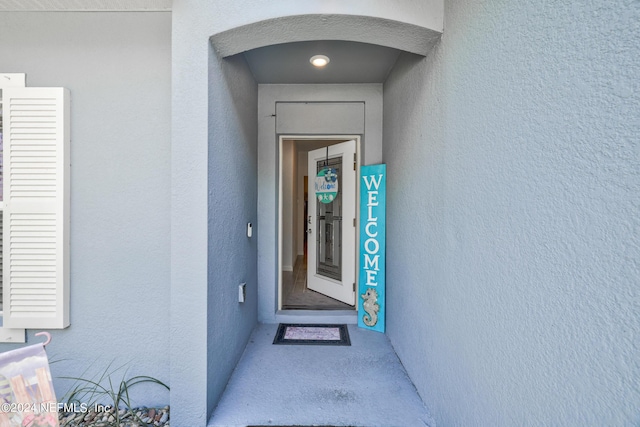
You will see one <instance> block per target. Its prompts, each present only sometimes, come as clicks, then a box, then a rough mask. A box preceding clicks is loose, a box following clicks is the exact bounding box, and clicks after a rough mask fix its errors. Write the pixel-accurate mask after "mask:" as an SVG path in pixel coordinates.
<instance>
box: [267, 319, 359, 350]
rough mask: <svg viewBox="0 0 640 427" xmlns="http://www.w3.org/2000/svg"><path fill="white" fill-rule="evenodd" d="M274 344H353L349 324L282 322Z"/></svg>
mask: <svg viewBox="0 0 640 427" xmlns="http://www.w3.org/2000/svg"><path fill="white" fill-rule="evenodd" d="M273 343H274V344H302V345H351V340H350V339H349V330H348V329H347V325H297V324H289V323H280V326H278V332H276V337H275V338H274V340H273Z"/></svg>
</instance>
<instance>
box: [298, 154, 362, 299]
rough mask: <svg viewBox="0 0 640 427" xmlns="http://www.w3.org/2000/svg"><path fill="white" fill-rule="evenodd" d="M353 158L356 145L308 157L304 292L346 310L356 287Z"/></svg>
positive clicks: (354, 171)
mask: <svg viewBox="0 0 640 427" xmlns="http://www.w3.org/2000/svg"><path fill="white" fill-rule="evenodd" d="M355 154H356V141H346V142H342V143H340V144H336V145H332V146H330V147H325V148H320V149H318V150H314V151H310V152H309V180H308V182H309V188H308V192H309V207H308V215H309V216H308V218H307V233H308V239H307V242H308V248H307V251H308V261H307V287H308V288H309V289H312V290H314V291H317V292H320V293H322V294H324V295H327V296H329V297H331V298H334V299H337V300H339V301H342V302H344V303H347V304H349V305H354V304H355V282H356V227H355V218H356V170H355V169H356V168H355ZM336 186H337V188H336Z"/></svg>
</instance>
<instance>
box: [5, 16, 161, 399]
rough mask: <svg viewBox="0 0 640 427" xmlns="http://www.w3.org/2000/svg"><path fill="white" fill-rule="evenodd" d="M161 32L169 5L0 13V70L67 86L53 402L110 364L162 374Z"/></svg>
mask: <svg viewBox="0 0 640 427" xmlns="http://www.w3.org/2000/svg"><path fill="white" fill-rule="evenodd" d="M170 36H171V14H170V13H90V12H87V13H65V12H55V13H47V12H24V13H13V12H3V13H0V70H1V71H3V72H20V73H26V74H27V85H28V86H45V87H46V86H63V87H66V88H68V89H69V90H70V92H71V164H72V167H71V228H70V230H71V310H70V316H71V326H70V327H69V328H67V329H64V330H56V331H51V333H52V335H53V340H52V342H51V344H50V345H49V346H48V347H47V353H48V355H49V358H50V360H52V361H56V362H55V363H52V364H51V372H52V376H53V381H54V388H55V390H56V394H57V396H58V399H59V400H61V398H62V396H63V394H64V393H65V391H66V389H67V387H68V386H69V385H70V383H71V382H70V381H64V380H62V379H61V378H60V377H62V376H70V377H85V378H92V377H93V378H97V376H98V375H100V374H102V373H103V372H104V371H105V370H106V369H107V367H108V365H109V364H110V363H112V368H113V367H117V366H120V365H124V366H125V367H126V368H127V369H128V372H127V375H151V376H154V377H157V378H159V379H160V380H162V381H164V382H166V383H168V382H169V354H168V352H167V351H166V347H167V343H168V341H169V290H170V269H169V254H170V244H171V242H170V236H169V233H170V228H171V227H170V192H171V174H170V134H169V132H170V129H171V125H170V122H171V113H170V107H171V104H170V103H171V94H170V90H171V51H170V48H171V44H170ZM34 332H37V331H28V334H27V340H28V342H29V343H34V342H41V339H40V338H34V337H33V333H34ZM15 347H16V346H15V345H10V344H6V345H5V344H3V345H0V351H6V350H9V349H11V348H15ZM124 374H125V372H124V369H123V370H121V371H119V372H118V373H116V375H115V376H114V378H113V379H114V380H115V381H117V382H119V381H120V379H121V378H122V376H123V375H124ZM133 391H135V389H134V390H133ZM140 391H141V392H142V393H141V394H140V396H139V400H138V403H140V404H146V405H163V406H164V405H166V404H167V403H168V401H169V395H168V392H166V391H165V390H163V389H158V388H150V389H148V390H144V391H143V390H140Z"/></svg>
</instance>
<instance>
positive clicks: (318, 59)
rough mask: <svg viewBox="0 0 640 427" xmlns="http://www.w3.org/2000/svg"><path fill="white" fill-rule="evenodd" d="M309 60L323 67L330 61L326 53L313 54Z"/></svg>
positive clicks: (314, 64)
mask: <svg viewBox="0 0 640 427" xmlns="http://www.w3.org/2000/svg"><path fill="white" fill-rule="evenodd" d="M309 62H311V63H312V64H313V66H314V67H318V68H321V67H324V66H325V65H327V64H328V63H329V57H328V56H325V55H313V56H312V57H311V59H310V60H309Z"/></svg>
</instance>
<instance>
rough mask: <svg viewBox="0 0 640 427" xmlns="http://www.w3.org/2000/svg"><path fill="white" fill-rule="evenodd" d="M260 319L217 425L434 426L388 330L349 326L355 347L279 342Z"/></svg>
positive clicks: (272, 329) (211, 423)
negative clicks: (387, 333)
mask: <svg viewBox="0 0 640 427" xmlns="http://www.w3.org/2000/svg"><path fill="white" fill-rule="evenodd" d="M277 327H278V325H277V324H261V325H258V326H257V327H256V329H255V330H254V331H253V334H252V336H251V339H250V341H249V344H248V345H247V348H246V350H245V352H244V354H243V356H242V358H241V359H240V362H239V363H238V366H236V369H235V371H234V372H233V374H232V376H231V379H230V381H229V383H228V384H227V388H226V390H225V392H224V393H223V396H222V398H221V400H220V403H219V404H218V407H217V408H216V409H215V411H214V413H213V416H212V417H211V419H210V420H209V423H208V427H218V426H225V427H230V426H252V425H272V426H367V427H377V426H384V427H394V426H397V427H407V426H415V427H419V426H434V425H435V423H434V422H433V419H432V418H431V416H430V414H429V411H428V410H427V409H426V408H425V406H424V404H423V402H422V400H421V399H420V397H419V396H418V394H417V392H416V390H415V387H414V386H413V383H412V382H411V380H410V379H409V377H408V376H407V373H406V372H405V370H404V368H403V366H402V364H401V363H400V360H399V359H398V357H397V356H396V354H395V352H394V350H393V348H392V347H391V344H390V343H389V340H388V339H387V337H386V335H384V334H380V333H377V332H371V331H366V330H362V329H359V328H357V327H356V326H355V325H349V336H350V337H351V346H317V345H273V344H272V342H273V338H274V336H275V334H276V330H277Z"/></svg>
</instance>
